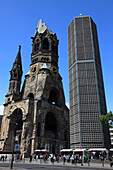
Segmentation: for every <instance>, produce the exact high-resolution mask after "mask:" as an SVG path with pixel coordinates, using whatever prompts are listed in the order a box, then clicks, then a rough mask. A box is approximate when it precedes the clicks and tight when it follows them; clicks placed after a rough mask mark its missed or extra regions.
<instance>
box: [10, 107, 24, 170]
mask: <svg viewBox="0 0 113 170" xmlns="http://www.w3.org/2000/svg"><path fill="white" fill-rule="evenodd" d="M13 106H16V105H13ZM16 107H17V106H16ZM11 109H12V107H11V108H10V111H9V114H8V115H7V118H8V119H9V118H11ZM23 109H24V108H23ZM18 115H19V108H17V114H16V122H15V126H14V139H13V149H12V158H11V166H10V169H13V161H14V149H15V138H16V130H17V125H18ZM22 120H23V121H24V120H26V116H24V117H23V119H22Z"/></svg>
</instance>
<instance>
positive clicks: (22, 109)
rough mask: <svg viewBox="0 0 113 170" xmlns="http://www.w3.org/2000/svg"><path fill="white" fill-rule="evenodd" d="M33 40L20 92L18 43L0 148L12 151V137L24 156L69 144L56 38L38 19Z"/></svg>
mask: <svg viewBox="0 0 113 170" xmlns="http://www.w3.org/2000/svg"><path fill="white" fill-rule="evenodd" d="M32 42H33V44H32V54H31V65H30V70H29V73H28V74H27V75H26V76H25V80H24V83H23V87H22V90H21V91H20V86H21V78H22V73H23V71H22V62H21V46H19V51H18V54H17V56H16V59H15V61H14V63H13V67H12V70H11V71H10V82H9V91H8V93H7V95H6V100H5V104H4V116H3V119H2V127H1V139H2V142H1V148H0V149H1V150H2V151H12V148H13V145H14V143H13V139H14V137H15V144H19V146H20V152H21V153H22V154H23V153H24V154H25V155H26V156H29V155H30V154H32V153H34V150H36V149H46V150H48V151H49V152H50V153H59V152H60V149H62V148H69V147H70V146H69V138H70V135H69V109H68V108H67V106H66V105H65V97H64V90H63V85H62V77H61V76H60V74H59V70H58V58H59V56H58V44H59V41H58V40H57V36H56V34H55V33H53V32H52V31H50V30H49V29H48V27H47V26H45V23H42V20H40V21H39V22H38V25H37V28H36V32H35V36H34V37H32ZM15 128H16V134H15Z"/></svg>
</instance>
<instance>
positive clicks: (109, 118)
mask: <svg viewBox="0 0 113 170" xmlns="http://www.w3.org/2000/svg"><path fill="white" fill-rule="evenodd" d="M99 121H100V123H101V124H103V125H104V124H105V125H106V126H108V127H109V128H111V127H112V128H113V113H112V111H110V112H109V113H107V114H106V115H101V116H100V117H99Z"/></svg>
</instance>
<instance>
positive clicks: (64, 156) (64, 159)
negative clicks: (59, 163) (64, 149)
mask: <svg viewBox="0 0 113 170" xmlns="http://www.w3.org/2000/svg"><path fill="white" fill-rule="evenodd" d="M65 161H66V155H65V154H64V155H63V165H65Z"/></svg>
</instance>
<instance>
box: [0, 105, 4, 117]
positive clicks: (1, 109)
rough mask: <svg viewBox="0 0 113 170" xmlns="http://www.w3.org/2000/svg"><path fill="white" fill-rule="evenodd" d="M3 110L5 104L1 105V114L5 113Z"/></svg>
mask: <svg viewBox="0 0 113 170" xmlns="http://www.w3.org/2000/svg"><path fill="white" fill-rule="evenodd" d="M3 110H4V106H3V105H1V106H0V115H3Z"/></svg>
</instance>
